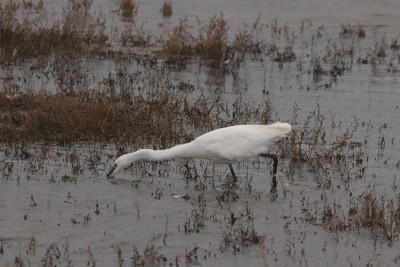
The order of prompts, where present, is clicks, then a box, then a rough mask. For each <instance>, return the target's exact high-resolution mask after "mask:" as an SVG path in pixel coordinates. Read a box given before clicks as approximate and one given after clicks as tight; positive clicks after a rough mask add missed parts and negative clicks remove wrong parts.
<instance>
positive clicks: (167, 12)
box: [160, 1, 172, 18]
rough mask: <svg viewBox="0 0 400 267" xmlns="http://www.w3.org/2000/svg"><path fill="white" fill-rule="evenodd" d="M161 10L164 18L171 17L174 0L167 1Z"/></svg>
mask: <svg viewBox="0 0 400 267" xmlns="http://www.w3.org/2000/svg"><path fill="white" fill-rule="evenodd" d="M160 12H161V15H162V16H163V18H170V17H171V16H172V2H171V1H165V2H164V3H163V5H162V7H161V8H160Z"/></svg>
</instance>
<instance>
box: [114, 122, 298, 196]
mask: <svg viewBox="0 0 400 267" xmlns="http://www.w3.org/2000/svg"><path fill="white" fill-rule="evenodd" d="M291 129H292V126H291V125H290V124H289V123H282V122H276V123H274V124H271V125H236V126H230V127H225V128H220V129H216V130H213V131H211V132H208V133H205V134H203V135H201V136H199V137H197V138H196V139H194V140H193V141H192V142H190V143H186V144H181V145H177V146H174V147H172V148H169V149H165V150H152V149H140V150H138V151H136V152H133V153H128V154H125V155H122V156H121V157H119V158H118V159H117V160H115V162H114V164H113V165H112V166H111V169H110V171H109V172H108V173H107V177H110V175H111V174H112V173H114V174H115V173H116V172H118V171H120V170H122V169H124V168H125V167H127V166H129V165H130V164H131V163H132V162H134V161H138V160H152V161H162V160H168V159H173V158H199V159H207V160H211V161H213V162H216V163H225V164H229V168H230V170H231V173H232V176H233V177H234V179H235V181H236V175H235V172H234V171H233V167H232V163H235V162H237V161H240V160H242V159H244V158H249V157H254V156H263V157H270V158H272V159H273V160H274V170H273V181H272V189H271V191H275V190H276V185H277V183H276V172H277V167H278V158H277V156H276V155H275V154H269V153H267V152H268V148H269V146H270V145H272V144H273V143H274V142H277V141H279V140H280V139H282V138H284V137H286V134H288V133H289V132H290V131H291Z"/></svg>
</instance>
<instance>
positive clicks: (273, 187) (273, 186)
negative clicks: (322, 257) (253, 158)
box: [259, 153, 278, 193]
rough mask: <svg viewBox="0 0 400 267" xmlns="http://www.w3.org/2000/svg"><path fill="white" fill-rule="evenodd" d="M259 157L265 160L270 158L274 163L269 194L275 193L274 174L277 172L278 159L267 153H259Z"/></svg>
mask: <svg viewBox="0 0 400 267" xmlns="http://www.w3.org/2000/svg"><path fill="white" fill-rule="evenodd" d="M259 156H261V157H266V158H271V159H273V161H274V170H273V176H272V187H271V193H276V187H277V182H276V172H277V171H278V157H277V156H276V155H275V154H269V153H261V154H260V155H259Z"/></svg>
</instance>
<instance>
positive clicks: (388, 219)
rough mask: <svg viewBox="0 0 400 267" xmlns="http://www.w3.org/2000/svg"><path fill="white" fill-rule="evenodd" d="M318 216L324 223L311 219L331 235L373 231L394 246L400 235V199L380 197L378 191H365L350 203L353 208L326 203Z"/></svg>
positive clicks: (399, 197)
mask: <svg viewBox="0 0 400 267" xmlns="http://www.w3.org/2000/svg"><path fill="white" fill-rule="evenodd" d="M318 213H319V212H318ZM318 216H319V217H320V219H318V218H315V217H313V216H310V217H309V219H310V221H311V222H313V223H314V224H317V225H321V226H322V227H324V228H325V229H328V230H330V231H360V230H361V229H369V230H370V231H371V233H373V234H375V235H377V236H379V235H380V234H383V236H384V237H385V238H386V239H387V240H388V241H389V242H390V243H392V242H394V241H395V240H396V239H397V238H398V236H399V233H400V195H398V194H397V195H395V196H394V197H393V198H391V197H388V196H378V195H377V194H376V192H375V191H374V190H372V191H365V192H364V193H362V194H361V195H360V196H358V197H357V198H355V199H353V200H350V204H349V205H345V206H343V205H339V204H337V203H336V201H334V202H332V203H326V204H325V205H324V208H323V209H322V211H321V212H320V213H319V215H318Z"/></svg>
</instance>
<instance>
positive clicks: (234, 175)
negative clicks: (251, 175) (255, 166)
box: [229, 164, 237, 184]
mask: <svg viewBox="0 0 400 267" xmlns="http://www.w3.org/2000/svg"><path fill="white" fill-rule="evenodd" d="M229 169H230V170H231V173H232V177H233V181H234V182H235V184H236V182H237V177H236V174H235V171H234V170H233V167H232V164H229Z"/></svg>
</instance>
